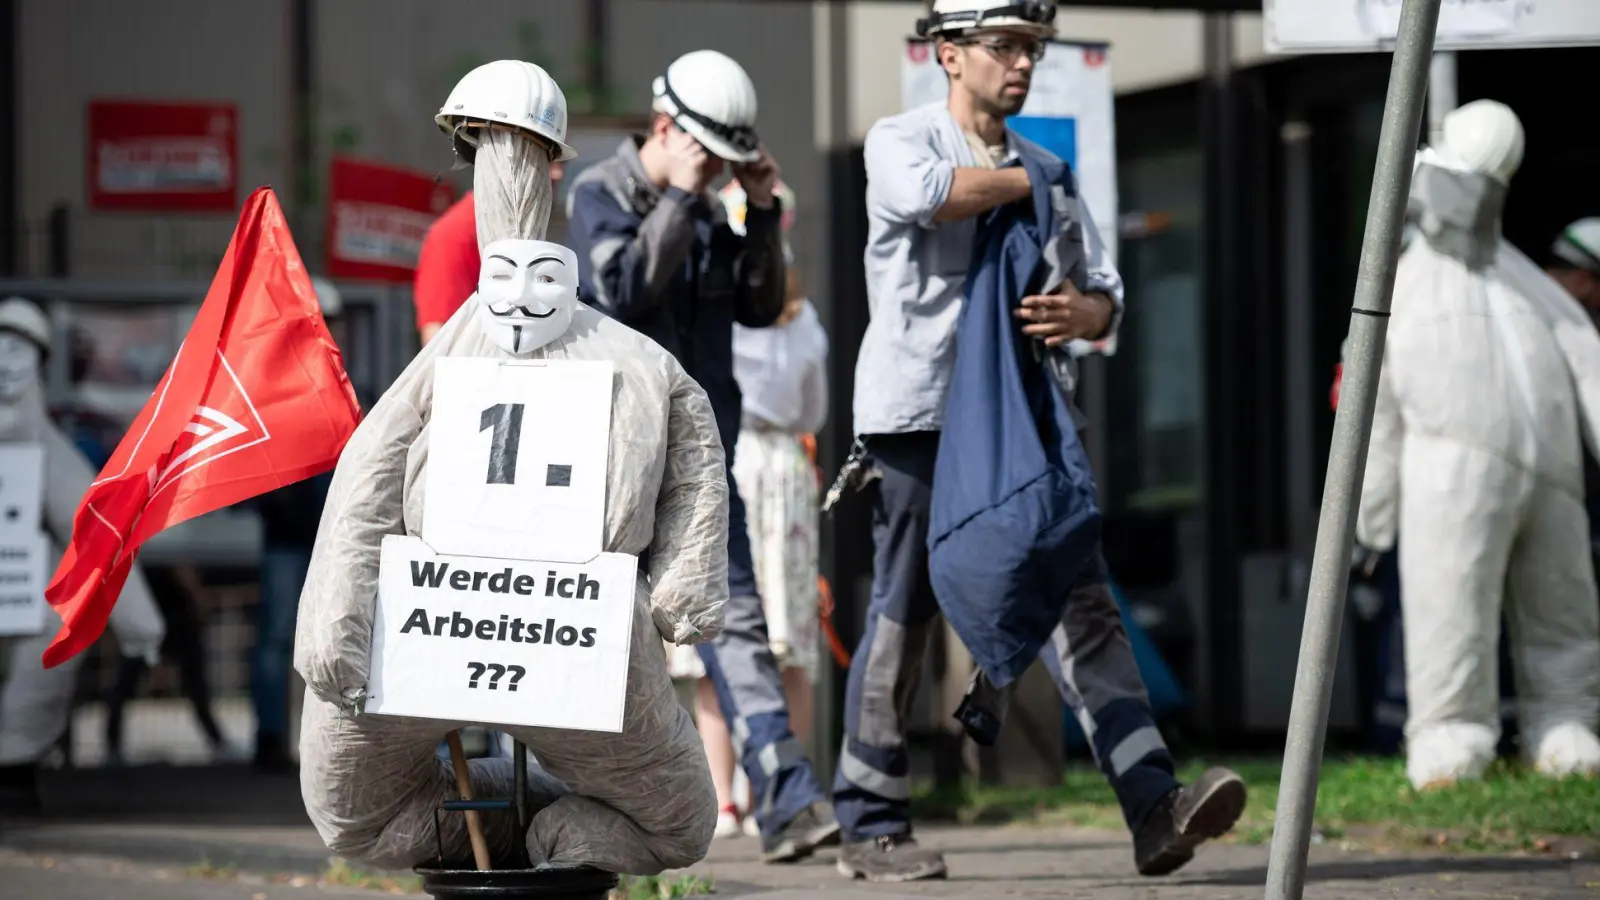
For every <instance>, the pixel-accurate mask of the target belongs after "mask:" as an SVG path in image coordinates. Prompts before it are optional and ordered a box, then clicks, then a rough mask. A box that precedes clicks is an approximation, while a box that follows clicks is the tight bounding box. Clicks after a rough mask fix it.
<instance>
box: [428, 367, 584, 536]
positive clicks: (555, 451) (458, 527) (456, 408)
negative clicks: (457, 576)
mask: <svg viewBox="0 0 1600 900" xmlns="http://www.w3.org/2000/svg"><path fill="white" fill-rule="evenodd" d="M612 372H613V369H612V365H611V363H609V362H594V361H579V360H528V361H518V360H503V359H469V358H464V357H441V358H440V359H439V360H438V361H437V362H436V363H435V368H434V376H433V415H432V421H431V423H430V425H429V438H428V440H429V447H428V472H427V475H426V479H427V499H426V501H425V502H424V503H423V512H422V539H423V540H425V541H427V542H428V546H430V547H432V548H433V549H434V550H436V551H437V552H439V553H445V554H460V555H467V556H493V557H499V558H502V559H552V560H559V561H565V562H583V561H585V560H588V559H591V558H592V557H594V556H595V554H597V553H599V552H600V549H601V542H602V539H603V537H604V534H603V532H604V529H605V501H606V463H607V457H608V455H609V452H610V446H611V443H610V442H611V381H612Z"/></svg>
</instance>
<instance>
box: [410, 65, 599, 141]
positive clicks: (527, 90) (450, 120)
mask: <svg viewBox="0 0 1600 900" xmlns="http://www.w3.org/2000/svg"><path fill="white" fill-rule="evenodd" d="M433 121H435V122H437V123H438V125H439V129H440V130H441V131H443V132H444V133H445V134H448V135H450V137H451V139H452V140H454V141H455V145H456V152H457V153H459V154H461V158H462V159H465V160H466V161H467V162H469V163H470V162H472V156H473V154H474V153H475V152H476V150H477V147H478V137H477V135H475V134H474V133H473V132H474V131H475V130H476V129H475V128H474V127H473V126H479V127H482V126H483V125H485V124H496V125H503V126H508V127H510V128H513V129H516V130H517V131H523V132H527V133H529V134H532V135H536V136H538V137H539V138H541V139H543V140H544V141H545V142H547V143H549V144H553V145H554V146H555V152H554V153H552V154H551V159H555V160H568V159H572V158H574V157H576V156H577V155H578V151H576V150H574V149H572V147H571V146H570V145H568V144H567V97H566V95H565V94H563V93H561V86H560V85H558V84H556V80H555V79H554V78H551V77H550V73H548V72H546V71H545V70H543V69H541V68H539V67H538V66H536V65H534V64H533V63H530V62H522V61H521V60H515V59H502V60H499V61H497V62H492V63H485V64H483V65H481V66H479V67H477V68H476V69H473V70H472V71H471V72H468V73H467V74H466V75H465V76H464V77H463V78H462V79H461V80H460V81H458V82H456V86H455V90H452V91H451V92H450V97H449V99H447V100H445V101H444V106H441V107H439V114H438V115H436V116H434V117H433ZM463 126H465V127H463Z"/></svg>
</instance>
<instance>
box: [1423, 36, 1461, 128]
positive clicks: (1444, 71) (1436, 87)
mask: <svg viewBox="0 0 1600 900" xmlns="http://www.w3.org/2000/svg"><path fill="white" fill-rule="evenodd" d="M1460 105H1461V104H1460V102H1459V101H1458V100H1457V99H1456V54H1455V51H1453V50H1441V51H1439V52H1438V53H1435V54H1434V55H1433V62H1432V64H1430V65H1429V66H1428V144H1429V145H1430V146H1434V147H1437V146H1439V145H1440V144H1442V143H1444V117H1445V116H1447V115H1449V114H1450V110H1452V109H1455V108H1456V107H1457V106H1460Z"/></svg>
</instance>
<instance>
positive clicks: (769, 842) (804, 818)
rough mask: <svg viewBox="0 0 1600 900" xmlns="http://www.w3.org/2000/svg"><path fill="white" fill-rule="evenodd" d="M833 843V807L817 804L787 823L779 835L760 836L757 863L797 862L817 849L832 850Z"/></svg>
mask: <svg viewBox="0 0 1600 900" xmlns="http://www.w3.org/2000/svg"><path fill="white" fill-rule="evenodd" d="M837 843H839V822H838V820H837V819H835V818H834V817H833V805H832V804H830V803H828V802H827V801H825V800H818V801H817V802H816V803H813V804H811V805H810V806H808V807H806V808H805V809H802V810H801V811H800V814H799V815H798V816H795V817H794V818H793V819H790V820H789V824H787V825H785V826H783V830H782V831H779V832H778V833H777V834H775V835H771V836H765V835H764V836H762V838H761V861H762V862H764V863H789V862H797V861H799V860H802V859H805V858H806V857H808V856H810V855H811V854H813V853H815V852H816V851H817V848H818V847H832V846H833V845H834V844H837Z"/></svg>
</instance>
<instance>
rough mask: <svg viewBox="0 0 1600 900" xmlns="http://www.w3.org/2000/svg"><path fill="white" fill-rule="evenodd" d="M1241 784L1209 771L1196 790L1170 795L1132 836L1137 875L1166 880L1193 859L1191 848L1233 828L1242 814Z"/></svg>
mask: <svg viewBox="0 0 1600 900" xmlns="http://www.w3.org/2000/svg"><path fill="white" fill-rule="evenodd" d="M1244 801H1245V789H1244V781H1243V779H1241V778H1240V777H1239V775H1238V773H1237V772H1234V771H1232V770H1231V769H1222V768H1216V769H1207V770H1206V771H1205V772H1203V773H1201V775H1200V777H1199V778H1197V779H1195V782H1194V784H1191V785H1189V786H1188V787H1182V788H1178V789H1177V790H1175V791H1173V792H1172V793H1170V794H1168V795H1167V796H1166V797H1165V798H1164V799H1162V801H1161V802H1160V803H1159V804H1157V806H1156V808H1155V809H1153V810H1151V812H1150V815H1149V817H1148V818H1146V819H1145V821H1144V824H1143V825H1142V826H1140V828H1139V833H1138V834H1135V835H1134V836H1133V862H1134V865H1136V866H1138V868H1139V874H1140V875H1149V876H1156V875H1167V874H1170V873H1172V872H1175V871H1177V870H1178V869H1179V868H1181V867H1182V866H1183V864H1184V863H1186V862H1188V861H1189V860H1191V859H1193V858H1194V848H1196V847H1198V846H1200V844H1201V843H1203V842H1205V841H1209V840H1211V839H1212V838H1219V837H1222V836H1223V835H1225V834H1227V833H1228V830H1229V829H1231V828H1233V823H1235V822H1237V821H1239V816H1240V815H1241V814H1242V813H1243V812H1244Z"/></svg>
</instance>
